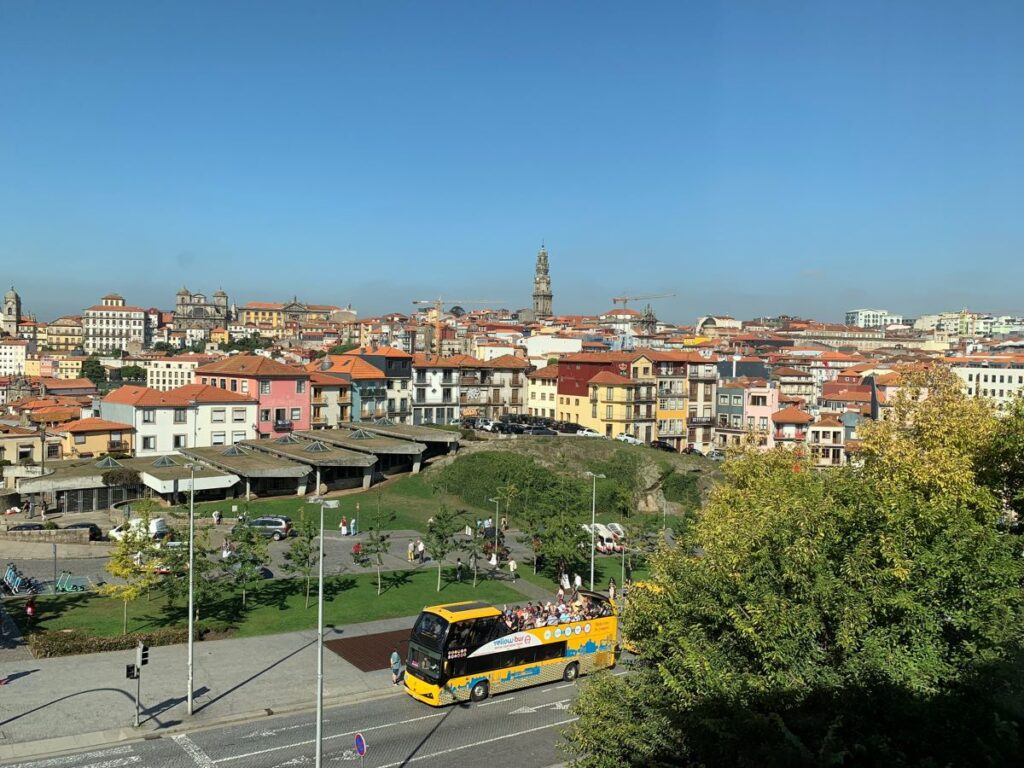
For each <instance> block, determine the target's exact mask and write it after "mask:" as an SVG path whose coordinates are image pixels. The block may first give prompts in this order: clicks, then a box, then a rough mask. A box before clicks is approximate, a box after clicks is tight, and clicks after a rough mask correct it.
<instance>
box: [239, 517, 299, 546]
mask: <svg viewBox="0 0 1024 768" xmlns="http://www.w3.org/2000/svg"><path fill="white" fill-rule="evenodd" d="M245 525H247V526H249V527H250V528H252V529H253V530H255V531H256V532H257V533H259V534H260V535H261V536H265V537H266V538H268V539H273V540H274V541H281V540H282V539H287V538H288V537H289V536H291V533H292V524H291V522H290V521H289V520H286V519H285V518H283V517H254V518H253V519H252V520H247V521H246V522H245Z"/></svg>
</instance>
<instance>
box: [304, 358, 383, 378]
mask: <svg viewBox="0 0 1024 768" xmlns="http://www.w3.org/2000/svg"><path fill="white" fill-rule="evenodd" d="M325 365H326V366H328V367H324V366H325ZM306 369H307V370H317V371H319V372H321V373H344V374H347V375H348V376H350V377H351V378H353V379H360V380H362V379H386V378H387V376H386V375H385V374H384V371H382V370H381V369H380V368H378V367H377V366H375V365H373V364H372V363H368V362H366V361H365V360H363V359H362V358H361V357H349V356H348V355H328V356H327V357H325V358H323V359H322V360H319V361H316V362H313V363H310V364H309V365H307V366H306Z"/></svg>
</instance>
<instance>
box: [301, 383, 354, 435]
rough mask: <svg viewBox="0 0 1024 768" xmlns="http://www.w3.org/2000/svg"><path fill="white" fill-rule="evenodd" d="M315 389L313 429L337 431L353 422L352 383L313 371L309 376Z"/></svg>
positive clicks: (311, 420)
mask: <svg viewBox="0 0 1024 768" xmlns="http://www.w3.org/2000/svg"><path fill="white" fill-rule="evenodd" d="M309 385H310V387H312V388H313V395H312V401H311V404H310V407H311V408H312V410H313V413H312V415H311V417H310V422H311V423H312V425H313V429H335V428H337V427H339V426H341V425H342V424H344V423H346V422H349V421H352V382H351V381H348V380H346V379H344V378H342V377H340V376H334V375H331V374H329V373H321V372H319V371H313V372H311V373H310V374H309Z"/></svg>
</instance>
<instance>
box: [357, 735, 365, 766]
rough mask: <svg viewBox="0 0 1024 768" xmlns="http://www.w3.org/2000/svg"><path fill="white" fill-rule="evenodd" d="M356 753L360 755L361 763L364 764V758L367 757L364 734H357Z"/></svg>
mask: <svg viewBox="0 0 1024 768" xmlns="http://www.w3.org/2000/svg"><path fill="white" fill-rule="evenodd" d="M356 754H357V755H359V763H360V765H362V762H363V758H364V757H366V739H365V738H364V737H363V734H361V733H357V734H356Z"/></svg>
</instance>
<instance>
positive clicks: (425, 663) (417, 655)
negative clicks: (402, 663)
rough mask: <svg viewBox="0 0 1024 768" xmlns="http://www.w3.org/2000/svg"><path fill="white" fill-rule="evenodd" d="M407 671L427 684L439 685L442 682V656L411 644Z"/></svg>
mask: <svg viewBox="0 0 1024 768" xmlns="http://www.w3.org/2000/svg"><path fill="white" fill-rule="evenodd" d="M406 670H407V671H408V672H409V673H410V674H412V675H415V676H416V677H419V678H422V679H423V680H426V681H427V682H430V683H438V682H440V681H441V654H440V653H433V652H431V651H428V650H426V649H425V648H421V647H419V646H417V645H416V644H415V643H409V657H408V659H407V661H406Z"/></svg>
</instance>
